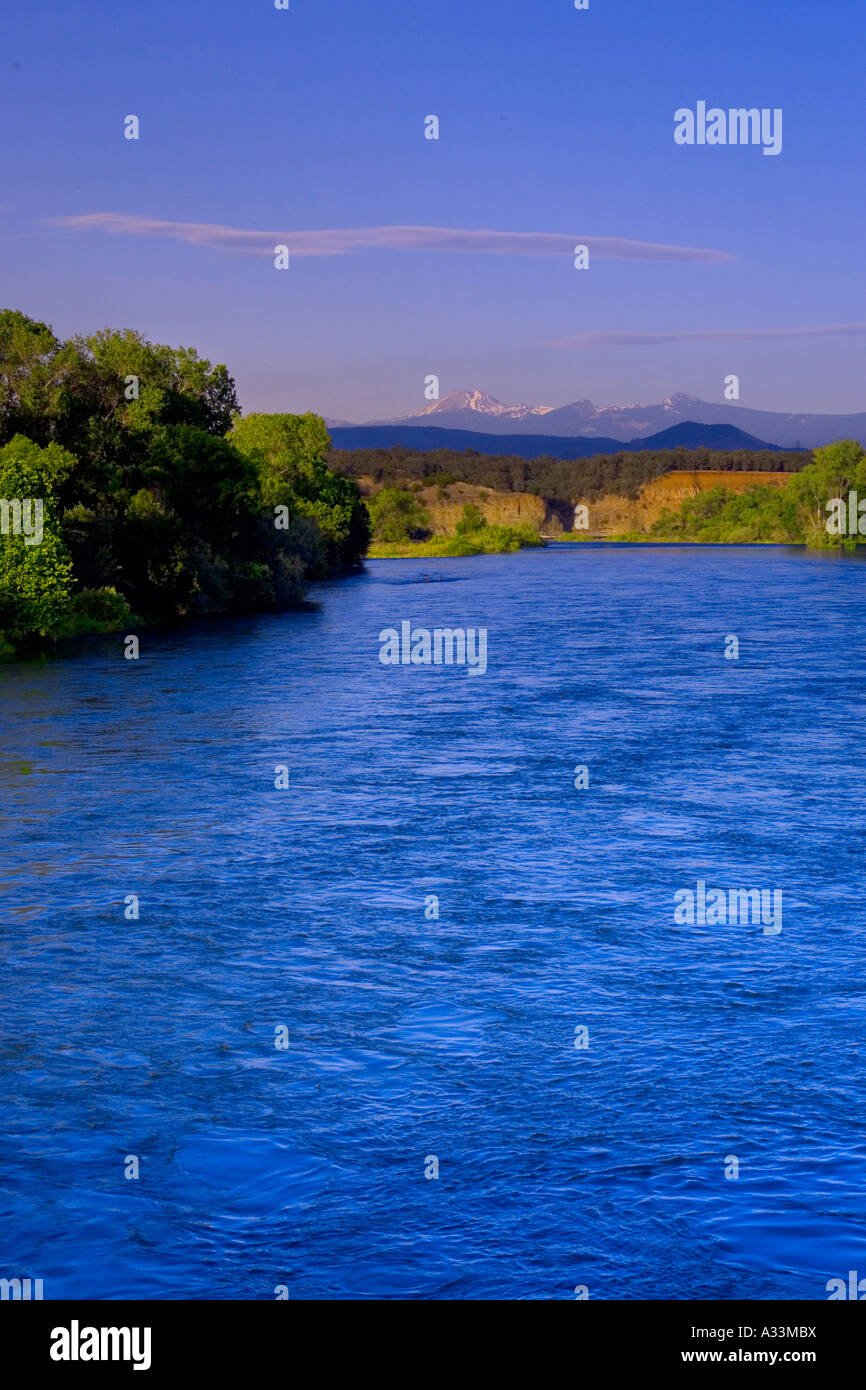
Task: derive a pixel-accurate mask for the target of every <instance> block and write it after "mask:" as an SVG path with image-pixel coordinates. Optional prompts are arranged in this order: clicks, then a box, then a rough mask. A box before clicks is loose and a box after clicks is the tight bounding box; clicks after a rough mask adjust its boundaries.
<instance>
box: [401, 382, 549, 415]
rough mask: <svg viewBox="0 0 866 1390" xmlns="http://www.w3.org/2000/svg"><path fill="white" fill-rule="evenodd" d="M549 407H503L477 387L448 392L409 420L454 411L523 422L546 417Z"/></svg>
mask: <svg viewBox="0 0 866 1390" xmlns="http://www.w3.org/2000/svg"><path fill="white" fill-rule="evenodd" d="M552 409H553V406H550V405H526V404H525V403H524V402H521V403H520V404H519V405H505V404H504V403H503V402H502V401H498V400H497V399H496V397H495V396H491V395H489V394H488V393H487V392H486V391H480V390H479V389H478V388H477V387H475V388H474V390H472V391H449V392H448V393H447V395H444V396H442V397H441V398H440V399H439V400H437V401H431V402H430V404H429V405H425V406H424V408H423V410H416V411H415V413H414V414H413V415H411V416H410V417H409V418H410V419H412V420H420V419H422V418H423V417H424V416H428V415H448V414H451V413H452V412H454V411H463V410H469V411H473V412H474V413H476V414H478V415H486V416H495V417H496V418H498V419H500V420H525V419H526V417H527V416H528V415H546V414H547V412H548V411H549V410H552Z"/></svg>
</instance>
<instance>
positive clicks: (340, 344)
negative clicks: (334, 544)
mask: <svg viewBox="0 0 866 1390" xmlns="http://www.w3.org/2000/svg"><path fill="white" fill-rule="evenodd" d="M290 4H291V8H290V9H289V11H287V12H284V11H277V10H275V8H274V6H273V0H184V2H183V4H178V3H177V0H138V2H137V3H135V4H130V5H123V4H119V3H117V0H89V3H87V4H84V5H81V4H79V5H69V4H62V3H57V2H56V0H49V3H45V4H40V5H38V6H33V5H32V3H25V0H7V5H6V6H5V8H4V12H3V15H2V18H0V54H2V55H3V56H2V58H0V63H2V70H3V81H2V83H0V102H2V128H3V131H4V134H5V137H6V138H5V139H4V172H5V179H4V190H3V193H2V194H0V200H2V212H0V301H2V303H3V304H4V305H6V306H10V307H14V308H20V309H22V310H24V311H25V312H26V313H29V314H31V315H33V316H34V317H36V318H41V319H45V320H47V321H48V322H50V323H51V324H53V326H54V328H55V330H56V331H57V332H58V333H59V334H60V335H61V336H65V335H67V334H70V333H73V332H89V331H93V330H95V329H97V328H100V327H105V326H112V327H134V328H138V329H140V330H142V331H143V332H144V333H146V334H147V335H148V337H150V338H152V339H154V340H157V341H162V342H171V343H183V344H187V345H193V346H195V347H197V348H198V349H199V350H200V351H201V352H202V353H204V354H205V355H207V356H209V357H211V358H212V359H213V360H218V361H224V362H226V364H227V365H228V366H229V368H230V370H231V371H232V372H233V374H234V375H235V378H236V380H237V383H238V389H239V394H240V397H241V402H242V405H243V407H244V409H245V410H255V409H260V410H305V409H311V410H317V411H319V412H321V413H323V414H327V415H329V416H337V417H342V418H346V419H353V420H363V419H371V418H381V417H387V416H390V415H399V414H404V413H408V412H409V411H411V410H416V409H419V408H421V407H422V406H423V405H424V404H425V401H424V396H423V390H424V379H425V377H426V376H427V375H428V374H430V373H435V374H436V375H438V377H439V379H440V383H441V390H442V392H443V393H444V392H446V391H449V390H453V389H457V388H460V387H476V386H477V387H480V388H481V389H483V390H486V391H489V392H491V393H492V394H493V395H495V396H498V397H499V398H500V399H502V400H505V401H509V402H510V401H518V400H526V401H529V402H532V403H546V404H552V405H560V404H564V403H566V402H567V401H570V400H575V399H579V398H581V397H589V398H591V399H593V400H595V401H596V402H597V403H598V404H601V405H605V404H627V403H635V402H644V403H646V402H651V401H656V400H659V399H661V398H662V397H663V396H665V395H667V394H669V393H670V392H672V391H678V390H682V391H688V392H691V393H693V394H694V395H698V396H701V397H703V398H704V399H707V400H719V399H722V391H723V380H724V377H725V376H726V375H727V374H728V373H736V374H737V375H738V376H739V377H740V404H741V405H748V406H754V407H758V408H764V409H771V410H797V411H825V410H832V411H854V410H861V409H864V407H866V402H864V394H866V391H864V382H866V329H864V326H863V325H864V321H866V307H864V288H866V276H864V269H863V262H864V251H863V244H864V224H866V218H864V212H866V192H864V158H863V151H864V143H866V108H864V103H863V100H862V88H863V79H862V48H863V38H864V34H866V20H864V18H863V11H862V4H861V0H833V4H832V5H828V4H818V3H817V2H816V3H807V0H727V3H722V0H720V3H718V4H715V5H697V4H692V5H685V4H677V3H673V0H660V3H655V4H654V3H652V0H590V8H589V9H588V10H587V11H576V10H575V9H574V7H573V0H462V3H458V0H427V2H426V3H424V2H423V0H290ZM698 100H706V101H707V102H708V103H709V104H710V105H718V106H720V107H723V108H727V107H730V106H749V107H751V106H756V107H771V108H775V107H781V108H782V110H783V113H784V116H783V149H782V152H781V154H780V155H778V156H777V157H767V156H764V155H763V154H762V152H761V149H760V148H756V147H751V146H749V147H739V146H736V147H717V148H711V147H703V148H701V147H682V146H677V145H676V144H675V143H674V139H673V130H674V119H673V113H674V111H675V110H676V109H677V108H679V107H686V106H687V107H691V108H694V107H695V105H696V103H697V101H698ZM129 114H136V115H137V116H138V117H139V119H140V122H141V138H140V139H139V140H138V141H128V140H125V139H124V138H123V122H124V117H125V116H127V115H129ZM429 114H436V115H437V116H438V117H439V121H440V138H439V140H438V141H432V140H425V138H424V118H425V116H427V115H429ZM96 214H113V215H114V217H115V220H114V221H111V222H108V223H106V222H102V223H100V222H98V221H96V220H95V215H96ZM72 218H79V219H85V221H84V222H83V223H79V224H78V225H69V224H68V223H63V222H59V223H58V222H57V221H55V220H54V219H72ZM88 219H89V220H88ZM155 224H161V230H159V231H158V229H157V227H156V225H155ZM185 224H194V225H195V226H196V227H198V228H200V229H202V230H199V231H197V232H195V233H190V232H189V230H188V229H187V230H185V229H184V227H185ZM406 226H421V227H427V228H441V229H468V230H473V231H482V230H486V231H492V232H519V233H536V234H548V235H552V234H559V235H561V236H562V238H563V242H562V244H563V247H564V248H567V246H568V245H569V244H570V243H571V242H577V241H580V240H586V241H587V242H589V244H590V247H591V264H590V268H589V270H587V271H576V270H575V269H574V268H573V263H572V258H571V256H570V255H569V254H566V253H565V252H564V251H563V252H562V253H560V252H559V251H558V250H556V252H555V254H543V255H539V254H528V252H530V251H532V250H537V249H538V245H539V244H540V243H536V242H534V241H532V240H531V239H529V240H527V242H525V243H516V245H517V247H518V249H516V250H511V251H509V253H508V254H495V253H493V251H492V250H491V249H490V246H491V245H492V244H495V243H491V242H489V241H485V240H484V239H483V238H482V239H481V240H480V244H481V246H482V247H484V248H485V249H482V250H481V251H479V252H475V253H468V252H465V251H457V252H455V251H452V250H446V249H443V245H444V238H440V239H439V240H437V238H436V236H435V235H432V234H431V235H430V236H429V237H428V239H427V241H428V246H427V249H422V250H405V249H393V248H394V244H395V243H397V244H399V242H400V237H399V236H397V235H395V234H390V233H382V234H378V241H379V245H378V247H377V249H361V250H350V251H343V252H341V253H340V254H328V255H323V254H315V255H312V254H293V256H292V264H291V268H290V270H288V271H284V272H281V271H277V270H275V269H274V265H273V253H272V247H273V245H275V244H276V242H275V240H274V238H273V237H271V236H269V233H271V232H279V233H280V236H279V238H278V239H279V240H281V241H282V240H284V241H285V242H286V243H287V244H288V245H289V246H290V247H291V246H292V244H293V234H295V235H296V237H297V234H298V233H301V232H310V231H327V230H336V229H347V230H352V231H357V230H358V229H365V228H374V227H375V228H393V227H406ZM107 227H113V228H116V230H107V229H106V228H107ZM214 228H230V229H233V231H232V233H230V234H228V235H227V234H226V233H220V232H218V231H213V230H211V229H214ZM257 232H258V233H262V234H263V235H262V236H261V237H247V238H244V237H242V236H238V235H236V233H257ZM191 236H192V237H193V238H194V239H192V240H191V239H190V237H191ZM594 238H620V239H624V240H625V241H627V242H636V243H652V244H654V245H662V246H665V247H668V248H674V249H673V250H671V251H670V252H667V253H665V255H666V256H667V257H668V258H667V259H662V260H645V259H632V258H628V259H619V258H616V259H608V258H606V257H605V256H603V255H599V256H596V255H595V254H594V253H592V247H593V239H594ZM301 240H302V239H301ZM349 240H350V241H351V238H350V239H349ZM599 244H600V245H601V243H599ZM227 246H231V247H232V248H234V249H226V247H227ZM676 248H687V249H689V250H694V249H699V250H704V251H708V252H721V253H725V255H724V256H720V257H716V258H713V257H708V258H698V259H687V258H684V255H683V253H682V252H680V251H678V250H677V249H676ZM314 249H315V248H314ZM318 249H321V248H320V247H319V248H318ZM630 254H633V253H630ZM637 254H638V255H640V254H642V253H640V252H639V251H638V253H637ZM839 324H843V325H844V324H847V325H854V326H855V327H854V328H852V330H851V331H850V332H847V333H844V334H839V333H827V332H826V331H825V332H821V331H818V330H821V329H822V328H825V327H826V326H827V325H839ZM802 329H808V330H810V331H809V332H807V333H802V332H798V333H795V332H794V331H793V330H802ZM732 331H733V336H732ZM767 331H772V332H773V333H774V334H775V335H776V336H773V337H760V336H758V337H756V336H754V335H755V334H761V333H766V332H767ZM679 333H691V334H701V335H705V336H701V337H697V338H695V337H692V338H683V339H676V337H675V336H674V341H665V340H661V341H656V340H654V339H653V338H652V336H650V339H649V341H647V340H646V335H667V334H670V335H676V334H679ZM715 333H723V334H725V335H726V336H723V337H718V338H717V337H714V336H713V335H714V334H715ZM739 334H742V336H737V335H739ZM581 335H584V336H583V337H581ZM585 335H593V336H592V337H586V336H585ZM629 335H637V336H636V338H635V340H634V341H630V339H629ZM575 339H576V342H575V341H574V340H575Z"/></svg>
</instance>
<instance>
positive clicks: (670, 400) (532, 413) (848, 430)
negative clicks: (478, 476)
mask: <svg viewBox="0 0 866 1390" xmlns="http://www.w3.org/2000/svg"><path fill="white" fill-rule="evenodd" d="M686 421H689V422H694V423H695V424H701V425H732V426H734V427H735V428H737V429H740V430H743V431H744V432H745V433H746V434H750V435H753V436H754V437H756V438H757V439H761V440H765V441H766V442H767V443H768V444H776V445H778V446H779V447H781V448H785V449H793V448H798V447H799V448H804V449H809V448H815V447H817V446H819V445H821V444H827V443H829V442H830V441H831V440H833V439H842V438H847V439H859V440H860V441H861V442H864V443H866V412H864V413H862V414H856V415H786V414H781V413H779V412H776V411H771V410H752V409H750V408H749V407H748V406H740V405H731V404H728V403H727V402H725V401H720V402H713V401H702V400H700V399H699V398H698V397H697V396H689V395H686V394H685V392H682V391H677V392H674V393H673V394H672V395H670V396H666V397H665V398H664V400H663V401H661V403H660V404H658V405H606V406H597V405H595V404H594V402H593V401H589V400H585V399H584V400H578V401H572V402H571V403H570V404H569V405H562V406H556V407H554V406H548V405H526V404H520V405H504V404H503V403H502V401H499V400H497V399H496V397H495V396H490V395H487V394H486V392H484V391H479V390H475V391H450V392H449V393H448V394H447V395H446V396H443V397H442V399H441V400H438V401H431V402H430V404H429V405H426V406H424V408H423V409H422V410H418V411H415V412H414V413H413V414H412V415H405V416H401V417H399V418H397V419H390V420H370V421H368V422H367V423H368V424H369V425H401V426H405V427H406V428H407V429H412V428H413V427H417V426H421V425H428V426H431V425H435V426H436V427H438V428H441V429H452V430H455V429H456V430H474V431H476V432H479V433H483V434H513V435H517V434H543V435H559V436H562V437H566V438H570V437H572V436H576V435H579V436H581V437H585V438H604V439H615V440H622V441H623V442H627V441H629V440H632V439H641V438H643V437H645V436H646V435H654V434H658V433H659V432H660V431H662V430H667V429H670V428H671V426H673V425H678V424H682V423H684V422H686ZM340 423H341V424H342V423H344V422H342V421H341V422H340Z"/></svg>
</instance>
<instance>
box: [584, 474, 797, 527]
mask: <svg viewBox="0 0 866 1390" xmlns="http://www.w3.org/2000/svg"><path fill="white" fill-rule="evenodd" d="M790 477H791V474H790V473H728V472H725V471H723V470H719V471H715V470H712V469H701V470H698V469H695V470H689V471H685V470H682V471H679V472H675V473H664V474H663V475H662V476H661V477H660V478H653V479H652V481H651V482H649V483H645V484H644V486H643V487H642V488H641V490H640V492H639V493H638V495H637V497H636V498H635V499H632V498H630V497H614V496H607V497H599V498H597V499H596V501H594V502H587V503H586V505H587V507H588V509H589V528H588V534H589V535H591V536H612V535H616V534H617V532H620V531H647V530H649V528H650V526H652V524H653V522H654V521H657V520H658V518H659V517H660V516H661V514H662V512H663V511H665V510H667V511H669V512H676V511H679V508H680V507H681V506H682V504H683V502H685V501H686V499H687V498H689V497H697V495H698V493H700V492H709V491H710V489H711V488H714V487H723V488H726V489H727V491H728V492H745V491H746V489H747V488H750V487H767V486H770V487H784V486H785V483H786V482H788V481H789V479H790ZM578 500H580V499H578Z"/></svg>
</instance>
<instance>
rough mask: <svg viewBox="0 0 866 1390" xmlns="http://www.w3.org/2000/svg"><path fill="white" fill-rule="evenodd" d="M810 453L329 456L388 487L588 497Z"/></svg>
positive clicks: (790, 466) (391, 452)
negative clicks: (682, 473)
mask: <svg viewBox="0 0 866 1390" xmlns="http://www.w3.org/2000/svg"><path fill="white" fill-rule="evenodd" d="M809 457H810V456H809V454H808V453H800V452H790V453H784V452H783V453H777V452H775V451H773V450H770V449H761V450H758V451H756V452H752V451H750V450H748V449H734V450H715V449H646V450H641V451H639V452H637V453H632V452H630V451H628V450H623V451H622V453H617V454H593V456H592V457H591V458H584V459H556V458H551V457H550V456H549V455H542V456H541V457H539V458H535V459H525V458H520V457H518V456H517V455H514V454H479V453H476V451H475V450H474V449H465V450H462V451H461V450H457V449H432V450H427V451H424V450H419V449H407V448H404V447H403V446H402V445H397V446H395V447H394V448H390V449H352V450H349V449H334V450H332V451H331V453H330V454H329V455H328V463H329V465H330V467H331V468H333V469H334V470H335V471H336V472H337V473H341V474H343V475H344V476H345V477H348V478H360V477H370V478H372V479H373V480H374V482H376V483H379V484H383V485H384V486H386V487H394V486H398V485H399V484H401V483H408V482H421V483H423V484H425V485H431V484H436V483H440V484H442V485H447V483H448V482H461V483H470V484H472V485H473V486H475V487H488V488H492V489H494V491H496V492H529V493H534V494H536V495H537V496H539V497H545V498H551V499H555V498H561V499H567V500H571V501H574V500H577V499H578V498H581V499H586V500H588V501H592V500H594V499H596V498H598V497H602V496H604V495H605V494H614V495H616V496H619V497H632V498H633V497H636V496H637V494H638V492H639V491H640V489H641V488H642V487H643V486H644V484H645V483H648V482H650V481H651V479H653V478H657V477H659V476H660V475H661V474H663V473H671V472H673V471H674V470H676V469H719V470H721V471H723V472H726V473H727V472H742V473H752V472H762V471H770V472H784V473H795V472H797V471H798V470H799V469H801V468H802V467H803V466H804V464H806V463H808V461H809Z"/></svg>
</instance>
